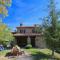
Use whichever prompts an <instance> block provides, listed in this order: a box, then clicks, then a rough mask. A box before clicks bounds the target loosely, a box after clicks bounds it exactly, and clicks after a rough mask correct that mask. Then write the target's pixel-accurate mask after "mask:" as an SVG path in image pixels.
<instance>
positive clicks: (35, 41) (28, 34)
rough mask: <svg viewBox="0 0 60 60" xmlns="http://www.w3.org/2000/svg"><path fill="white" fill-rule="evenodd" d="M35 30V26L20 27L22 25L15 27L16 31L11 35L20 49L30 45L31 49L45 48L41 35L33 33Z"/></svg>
mask: <svg viewBox="0 0 60 60" xmlns="http://www.w3.org/2000/svg"><path fill="white" fill-rule="evenodd" d="M35 28H36V27H35V26H22V24H20V26H19V27H16V29H17V31H16V32H15V33H13V35H14V37H15V39H16V42H17V44H18V45H19V46H20V47H25V46H26V45H27V44H31V45H32V46H33V47H37V48H45V42H44V40H43V37H42V33H37V32H35Z"/></svg>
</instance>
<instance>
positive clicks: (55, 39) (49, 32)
mask: <svg viewBox="0 0 60 60" xmlns="http://www.w3.org/2000/svg"><path fill="white" fill-rule="evenodd" d="M54 1H55V0H50V8H49V16H48V17H46V18H45V22H44V23H45V25H44V29H45V31H44V36H45V40H46V43H47V46H48V48H50V49H52V55H54V50H56V49H57V48H60V47H59V46H60V30H59V29H60V28H59V27H58V14H57V11H56V9H55V3H54Z"/></svg>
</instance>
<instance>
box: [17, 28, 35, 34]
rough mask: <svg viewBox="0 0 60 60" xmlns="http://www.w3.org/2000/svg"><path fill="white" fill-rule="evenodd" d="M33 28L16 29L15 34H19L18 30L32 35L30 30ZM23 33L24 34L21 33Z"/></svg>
mask: <svg viewBox="0 0 60 60" xmlns="http://www.w3.org/2000/svg"><path fill="white" fill-rule="evenodd" d="M33 29H34V28H18V29H17V32H18V33H20V30H23V31H25V33H32V30H33ZM23 33H24V32H23Z"/></svg>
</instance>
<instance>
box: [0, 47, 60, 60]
mask: <svg viewBox="0 0 60 60" xmlns="http://www.w3.org/2000/svg"><path fill="white" fill-rule="evenodd" d="M24 51H26V52H28V53H29V54H31V55H32V56H35V55H36V56H37V57H40V58H37V59H36V57H35V60H40V59H47V58H51V52H52V51H51V50H49V49H33V48H31V49H24ZM8 52H10V50H4V51H0V56H5V55H6V54H7V53H8ZM54 53H55V55H54V57H55V58H56V59H57V60H59V59H60V54H58V53H56V52H54Z"/></svg>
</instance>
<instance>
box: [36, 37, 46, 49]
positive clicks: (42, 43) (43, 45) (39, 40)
mask: <svg viewBox="0 0 60 60" xmlns="http://www.w3.org/2000/svg"><path fill="white" fill-rule="evenodd" d="M35 45H36V47H38V48H46V43H45V41H44V39H43V37H41V36H37V37H36V38H35Z"/></svg>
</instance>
